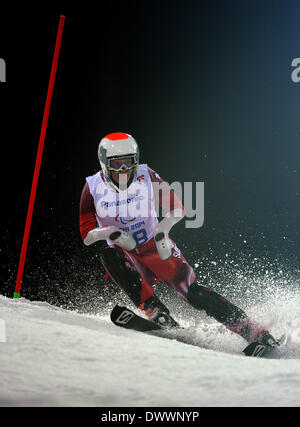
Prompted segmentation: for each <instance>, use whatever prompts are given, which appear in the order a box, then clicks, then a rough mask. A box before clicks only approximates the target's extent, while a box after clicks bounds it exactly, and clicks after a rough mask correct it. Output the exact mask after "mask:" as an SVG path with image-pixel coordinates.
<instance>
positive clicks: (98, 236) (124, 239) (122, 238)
mask: <svg viewBox="0 0 300 427" xmlns="http://www.w3.org/2000/svg"><path fill="white" fill-rule="evenodd" d="M98 240H111V241H112V242H113V243H114V244H115V245H117V246H119V247H120V248H122V249H125V251H133V250H134V249H135V248H136V242H135V240H134V239H133V237H131V236H130V235H129V234H127V233H126V232H125V231H122V230H120V229H119V228H118V227H115V226H113V225H110V226H108V227H103V228H100V227H98V228H94V229H93V230H90V231H89V232H88V234H87V236H86V238H85V239H84V241H83V243H84V244H85V245H87V246H89V245H91V244H93V243H95V242H97V241H98Z"/></svg>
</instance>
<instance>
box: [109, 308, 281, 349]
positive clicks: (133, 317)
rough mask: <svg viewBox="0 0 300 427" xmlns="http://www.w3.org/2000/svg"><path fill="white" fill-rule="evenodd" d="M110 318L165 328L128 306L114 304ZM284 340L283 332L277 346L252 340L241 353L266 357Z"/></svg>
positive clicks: (138, 327) (136, 326)
mask: <svg viewBox="0 0 300 427" xmlns="http://www.w3.org/2000/svg"><path fill="white" fill-rule="evenodd" d="M110 318H111V321H112V322H113V323H114V324H115V325H117V326H120V327H122V328H125V329H131V330H134V331H138V332H150V331H158V330H165V328H163V327H161V326H160V325H158V324H157V323H154V322H151V320H148V319H145V318H143V317H141V316H139V315H138V314H136V313H134V312H133V311H131V310H130V309H129V308H127V307H121V306H119V305H116V306H115V307H114V308H113V310H112V312H111V314H110ZM166 338H167V336H166ZM286 342H287V337H286V335H285V334H284V335H282V337H281V338H280V339H279V340H278V343H279V344H278V346H276V347H274V348H272V347H269V346H267V345H264V344H261V343H259V342H257V341H254V342H252V343H250V344H249V345H247V347H246V348H245V349H244V350H243V353H244V354H245V355H246V356H251V357H268V356H269V355H272V353H273V352H274V351H276V349H278V348H279V347H280V346H283V345H285V344H286Z"/></svg>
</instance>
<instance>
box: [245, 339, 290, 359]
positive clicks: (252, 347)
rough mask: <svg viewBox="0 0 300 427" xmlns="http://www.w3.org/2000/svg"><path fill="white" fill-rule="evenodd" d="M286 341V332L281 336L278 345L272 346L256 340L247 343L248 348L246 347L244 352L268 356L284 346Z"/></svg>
mask: <svg viewBox="0 0 300 427" xmlns="http://www.w3.org/2000/svg"><path fill="white" fill-rule="evenodd" d="M286 342H287V336H286V335H285V334H283V335H282V336H281V337H280V338H279V340H278V345H276V347H270V346H268V345H265V344H262V343H260V342H257V341H254V342H252V343H250V344H249V345H247V347H246V348H244V350H243V353H244V354H245V355H246V356H251V357H267V356H269V355H271V354H272V353H273V352H274V351H276V349H278V348H279V347H282V346H284V345H285V344H286Z"/></svg>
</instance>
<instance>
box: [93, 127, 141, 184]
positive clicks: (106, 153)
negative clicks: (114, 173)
mask: <svg viewBox="0 0 300 427" xmlns="http://www.w3.org/2000/svg"><path fill="white" fill-rule="evenodd" d="M128 157H132V159H133V161H132V167H131V168H130V169H131V170H136V168H137V166H138V164H139V157H140V153H139V147H138V144H137V142H136V140H135V139H134V138H133V137H132V136H131V135H129V134H128V133H124V132H114V133H110V134H109V135H106V136H105V137H104V138H102V139H101V141H100V143H99V147H98V158H99V162H100V166H101V168H102V170H103V173H104V175H105V176H106V178H110V171H111V170H114V169H113V168H111V163H110V162H111V160H114V159H122V158H124V159H125V158H128Z"/></svg>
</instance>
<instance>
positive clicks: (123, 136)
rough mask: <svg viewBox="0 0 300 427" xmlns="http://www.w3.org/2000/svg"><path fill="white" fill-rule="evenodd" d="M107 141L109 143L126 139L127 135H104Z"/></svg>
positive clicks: (120, 133) (119, 133)
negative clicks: (108, 140) (109, 141)
mask: <svg viewBox="0 0 300 427" xmlns="http://www.w3.org/2000/svg"><path fill="white" fill-rule="evenodd" d="M105 138H107V139H110V140H111V141H116V140H117V139H128V138H129V135H127V133H124V132H114V133H109V134H108V135H106V137H105Z"/></svg>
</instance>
